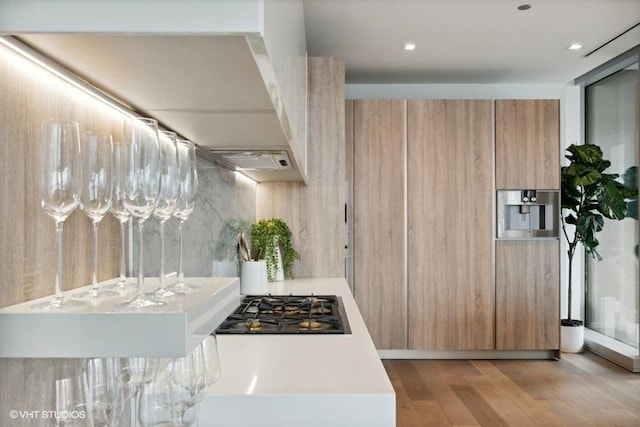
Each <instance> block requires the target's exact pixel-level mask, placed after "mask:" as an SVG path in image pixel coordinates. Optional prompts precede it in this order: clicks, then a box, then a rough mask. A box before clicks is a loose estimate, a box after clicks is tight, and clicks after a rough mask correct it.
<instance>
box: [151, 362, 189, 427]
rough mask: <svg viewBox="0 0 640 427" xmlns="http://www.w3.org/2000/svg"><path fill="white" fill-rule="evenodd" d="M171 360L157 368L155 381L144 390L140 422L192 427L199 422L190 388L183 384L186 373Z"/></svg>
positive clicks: (152, 424)
mask: <svg viewBox="0 0 640 427" xmlns="http://www.w3.org/2000/svg"><path fill="white" fill-rule="evenodd" d="M172 365H173V363H172V362H170V363H169V365H167V366H166V367H164V368H160V369H158V370H157V371H156V373H155V375H154V377H153V380H152V381H151V382H149V383H147V384H145V385H144V387H143V388H142V389H141V395H140V399H139V408H138V421H139V422H140V424H141V425H142V426H143V427H147V426H149V427H151V426H164V425H167V426H169V425H171V426H190V425H192V424H193V423H194V421H195V411H190V409H191V408H193V406H194V405H193V403H190V400H189V395H188V390H187V389H185V388H183V387H182V386H181V382H182V375H183V372H181V371H179V370H177V369H174V368H173V366H172Z"/></svg>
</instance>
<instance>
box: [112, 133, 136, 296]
mask: <svg viewBox="0 0 640 427" xmlns="http://www.w3.org/2000/svg"><path fill="white" fill-rule="evenodd" d="M126 154H127V153H126V147H125V145H124V144H122V143H119V142H115V143H114V144H113V197H112V200H111V208H110V212H111V214H112V215H113V216H114V217H115V218H116V219H117V220H118V222H119V223H120V275H119V278H118V282H117V283H116V284H115V286H114V289H117V290H119V291H122V290H124V289H125V287H127V286H128V285H129V284H130V282H129V280H127V276H126V273H125V270H126V252H127V250H126V249H127V245H126V243H127V240H126V226H127V224H128V223H129V219H130V218H131V214H130V213H129V211H128V210H127V208H126V207H125V206H124V200H123V198H122V194H123V192H124V186H125V179H126V164H125V162H126V159H127V157H126Z"/></svg>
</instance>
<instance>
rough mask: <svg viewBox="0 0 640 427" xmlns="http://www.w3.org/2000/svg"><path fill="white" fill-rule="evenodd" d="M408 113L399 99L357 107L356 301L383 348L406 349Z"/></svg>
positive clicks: (362, 103) (353, 248)
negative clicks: (405, 226)
mask: <svg viewBox="0 0 640 427" xmlns="http://www.w3.org/2000/svg"><path fill="white" fill-rule="evenodd" d="M403 142H404V113H403V102H402V101H397V100H357V101H354V102H353V186H354V193H353V218H354V220H353V230H354V231H353V239H352V241H353V243H352V244H351V253H352V254H354V257H353V281H354V283H353V284H354V296H355V299H356V302H357V303H358V307H359V308H360V311H361V313H362V317H363V318H364V320H365V323H366V324H367V328H368V329H369V333H370V334H371V337H372V338H373V342H374V343H375V345H376V347H377V348H386V349H389V348H393V349H402V348H406V332H405V331H406V288H405V278H404V269H403V266H404V172H403V171H404V165H403V162H404V156H403V150H404V149H403Z"/></svg>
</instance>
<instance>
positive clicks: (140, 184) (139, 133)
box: [119, 117, 166, 309]
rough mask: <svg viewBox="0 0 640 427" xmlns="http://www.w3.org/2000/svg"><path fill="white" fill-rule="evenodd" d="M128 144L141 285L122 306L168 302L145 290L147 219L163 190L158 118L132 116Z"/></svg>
mask: <svg viewBox="0 0 640 427" xmlns="http://www.w3.org/2000/svg"><path fill="white" fill-rule="evenodd" d="M123 144H124V145H125V147H126V149H125V165H126V171H125V179H124V191H123V194H122V197H123V201H124V206H125V207H126V208H127V210H128V211H129V213H130V214H131V216H132V217H133V218H134V219H135V220H136V221H137V223H138V235H139V239H140V242H139V245H138V289H137V295H136V297H135V298H134V299H133V300H131V301H128V302H125V303H121V304H120V305H119V307H121V308H135V309H141V308H149V307H159V306H162V305H165V304H166V303H165V302H163V301H158V300H157V299H155V298H150V297H148V296H146V295H145V293H144V247H143V246H144V245H143V243H144V238H143V235H142V230H143V226H144V222H145V221H146V220H147V219H148V218H149V217H150V216H151V213H152V212H153V210H154V209H155V208H156V206H157V204H158V195H159V193H160V145H159V142H158V122H157V121H156V120H154V119H148V118H137V117H135V118H134V117H132V118H128V119H127V120H125V123H124V128H123Z"/></svg>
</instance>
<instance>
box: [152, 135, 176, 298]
mask: <svg viewBox="0 0 640 427" xmlns="http://www.w3.org/2000/svg"><path fill="white" fill-rule="evenodd" d="M159 134H160V194H159V196H158V206H156V209H155V210H154V211H153V216H154V217H155V218H156V219H157V220H158V222H159V223H160V277H159V281H160V288H159V289H158V290H157V291H156V292H155V294H154V295H155V296H156V297H158V298H170V297H174V296H176V295H177V294H176V293H175V292H173V291H172V290H170V289H168V287H167V283H166V276H165V269H164V258H165V256H164V224H165V223H166V222H167V220H168V219H169V218H171V215H172V214H173V211H174V210H175V209H176V205H177V203H178V196H179V194H180V181H179V180H178V177H179V176H178V154H177V149H178V148H177V145H176V134H175V133H174V132H170V131H161V132H159Z"/></svg>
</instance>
